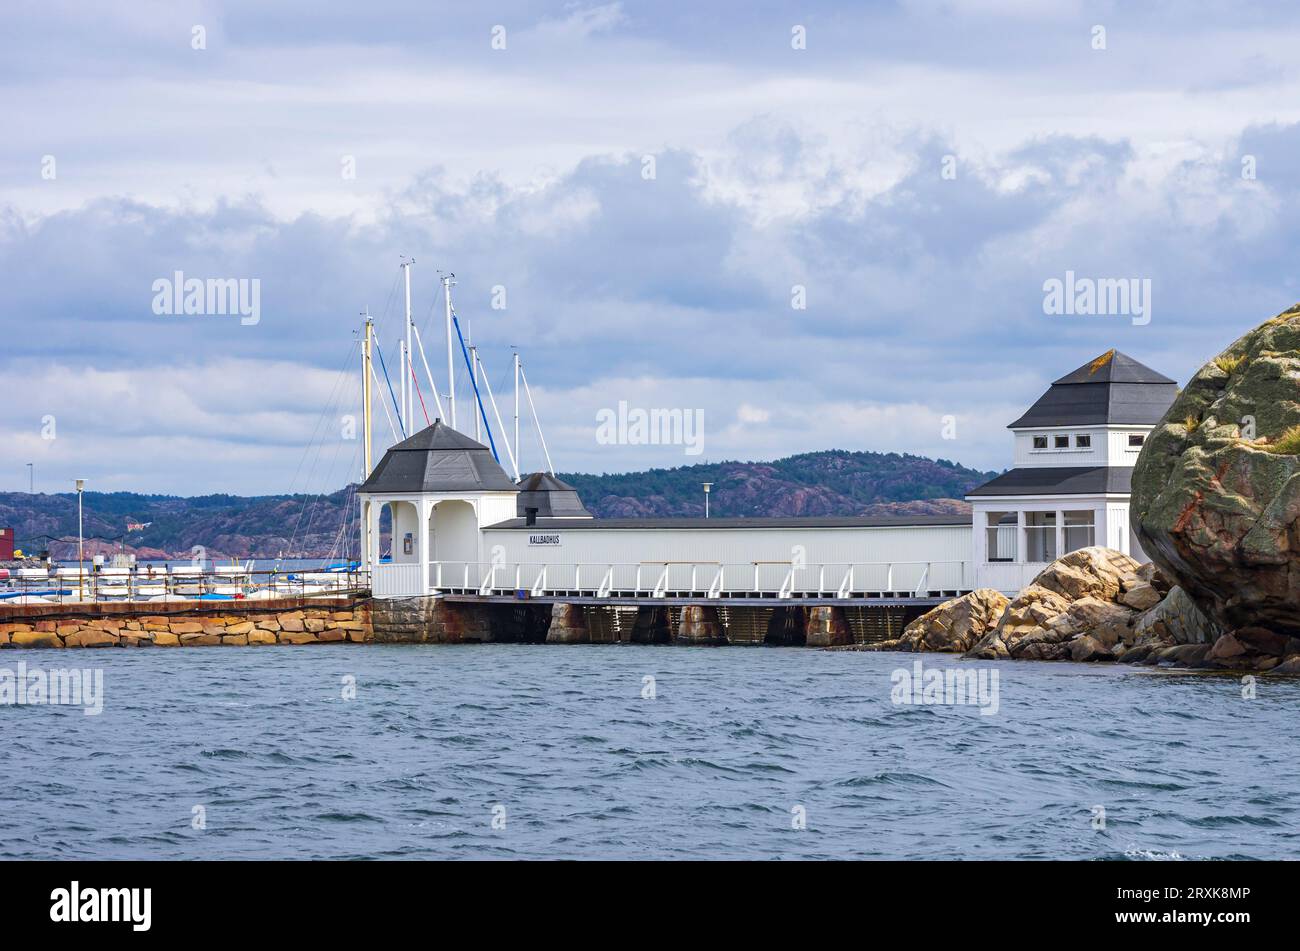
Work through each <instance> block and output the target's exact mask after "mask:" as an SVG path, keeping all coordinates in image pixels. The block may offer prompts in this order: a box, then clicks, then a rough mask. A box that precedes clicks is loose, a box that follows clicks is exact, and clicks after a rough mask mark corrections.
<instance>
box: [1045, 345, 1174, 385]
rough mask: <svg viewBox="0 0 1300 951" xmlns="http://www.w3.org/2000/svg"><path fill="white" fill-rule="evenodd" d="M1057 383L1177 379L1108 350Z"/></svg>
mask: <svg viewBox="0 0 1300 951" xmlns="http://www.w3.org/2000/svg"><path fill="white" fill-rule="evenodd" d="M1056 382H1057V383H1173V384H1174V385H1175V386H1177V385H1178V384H1177V381H1176V380H1171V379H1169V377H1167V376H1164V375H1162V374H1160V373H1157V372H1156V371H1155V370H1153V369H1151V368H1150V367H1148V366H1144V365H1143V364H1141V363H1138V362H1137V361H1136V360H1134V359H1133V358H1132V357H1130V356H1129V355H1128V354H1126V353H1120V352H1119V351H1118V350H1108V351H1106V352H1105V353H1103V354H1102V355H1101V356H1099V357H1098V358H1097V359H1096V360H1093V361H1092V362H1091V363H1085V364H1084V365H1083V366H1081V367H1079V369H1077V370H1075V371H1074V372H1073V373H1067V374H1066V375H1065V376H1063V377H1061V378H1060V379H1059V380H1057V381H1056Z"/></svg>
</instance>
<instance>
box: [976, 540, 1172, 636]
mask: <svg viewBox="0 0 1300 951" xmlns="http://www.w3.org/2000/svg"><path fill="white" fill-rule="evenodd" d="M1140 568H1141V566H1140V565H1139V564H1138V563H1137V562H1136V561H1134V560H1133V559H1132V558H1130V557H1129V556H1128V555H1125V554H1123V553H1121V552H1118V551H1112V550H1111V549H1108V548H1100V547H1095V546H1094V547H1091V548H1081V549H1079V550H1078V551H1072V552H1070V553H1069V554H1068V555H1065V556H1064V557H1063V558H1058V559H1057V560H1056V561H1054V562H1052V563H1051V564H1050V565H1048V566H1047V567H1046V568H1044V569H1043V570H1042V571H1041V572H1040V573H1039V575H1038V577H1036V578H1035V579H1034V580H1033V582H1032V583H1031V584H1030V585H1029V587H1027V588H1026V589H1025V590H1024V591H1022V592H1020V594H1019V595H1018V596H1017V597H1016V598H1014V599H1013V600H1012V601H1011V602H1010V603H1009V604H1008V605H1007V606H1006V610H1005V611H1004V612H1003V614H1002V617H1001V619H1000V620H999V621H998V623H997V626H996V627H995V628H994V629H993V630H991V631H989V632H988V633H986V634H985V635H984V636H983V637H981V638H980V639H979V640H978V641H977V642H976V643H975V644H974V645H973V646H972V647H971V648H970V650H969V651H968V652H967V654H968V656H972V657H980V658H983V659H986V660H996V659H999V658H1016V659H1025V660H1065V659H1067V658H1069V659H1083V660H1113V659H1114V658H1115V655H1116V653H1117V650H1116V649H1117V648H1118V647H1119V645H1125V646H1127V645H1129V644H1131V643H1132V642H1133V625H1134V622H1135V621H1136V620H1137V617H1138V611H1137V610H1135V609H1134V608H1133V607H1132V606H1130V605H1128V604H1125V603H1121V600H1120V599H1121V598H1122V597H1123V596H1124V595H1125V594H1128V593H1131V592H1135V591H1139V590H1141V589H1142V588H1143V586H1149V587H1151V588H1153V589H1155V587H1156V586H1155V585H1154V584H1152V580H1153V578H1154V576H1153V575H1150V574H1148V576H1147V577H1146V578H1143V577H1142V576H1141V575H1139V573H1138V572H1139V569H1140ZM1084 637H1086V638H1088V639H1089V640H1088V641H1087V642H1085V643H1083V644H1081V645H1080V646H1079V648H1078V649H1077V650H1076V649H1075V648H1074V647H1073V645H1072V642H1073V641H1075V640H1078V639H1080V638H1084Z"/></svg>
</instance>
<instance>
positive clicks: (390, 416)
mask: <svg viewBox="0 0 1300 951" xmlns="http://www.w3.org/2000/svg"><path fill="white" fill-rule="evenodd" d="M370 376H371V378H372V379H374V381H375V386H376V387H377V386H379V374H378V373H376V372H375V368H374V366H373V365H372V366H371V367H370ZM379 406H380V408H381V409H382V410H383V411H384V416H386V417H387V418H388V428H389V430H390V431H391V432H392V434H393V444H394V445H396V444H397V443H399V442H401V441H402V437H401V436H399V435H397V427H396V426H394V425H393V414H392V413H390V412H388V404H387V403H385V402H384V401H383V400H382V399H381V400H380V401H379Z"/></svg>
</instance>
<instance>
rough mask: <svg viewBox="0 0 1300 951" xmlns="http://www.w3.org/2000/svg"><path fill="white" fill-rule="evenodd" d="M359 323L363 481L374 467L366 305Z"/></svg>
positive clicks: (364, 531)
mask: <svg viewBox="0 0 1300 951" xmlns="http://www.w3.org/2000/svg"><path fill="white" fill-rule="evenodd" d="M362 317H363V318H364V320H363V323H362V325H361V329H362V337H361V438H362V440H363V443H362V453H361V454H362V463H361V464H362V466H363V467H364V468H365V471H364V472H362V474H361V481H362V482H365V481H366V480H367V479H369V478H370V473H371V470H372V469H373V468H374V457H373V455H372V452H371V442H372V440H371V431H372V429H373V426H372V425H371V424H372V421H373V417H372V416H371V411H372V409H373V406H372V400H373V397H374V390H373V389H372V388H371V384H370V380H371V377H373V376H374V373H375V370H374V367H373V365H372V363H371V361H372V359H373V358H372V357H371V348H372V347H373V346H374V337H375V322H374V321H373V320H371V319H370V308H369V307H367V308H366V310H365V313H364V314H362ZM370 546H371V535H370V505H369V503H362V505H361V552H360V554H361V564H362V566H364V567H365V568H369V567H370Z"/></svg>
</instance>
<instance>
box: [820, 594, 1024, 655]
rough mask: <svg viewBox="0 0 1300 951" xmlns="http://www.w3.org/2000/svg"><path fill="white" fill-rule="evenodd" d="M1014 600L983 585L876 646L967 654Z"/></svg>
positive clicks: (900, 649)
mask: <svg viewBox="0 0 1300 951" xmlns="http://www.w3.org/2000/svg"><path fill="white" fill-rule="evenodd" d="M1010 603H1011V602H1010V599H1009V598H1007V596H1006V595H1004V594H1003V593H1002V592H1001V591H994V590H993V589H992V588H980V589H978V590H976V591H972V592H971V593H970V594H964V595H962V596H961V597H960V598H953V599H952V600H951V601H945V602H944V603H943V604H941V605H939V606H938V607H937V608H934V609H933V610H931V611H929V612H927V613H925V614H922V615H921V616H920V617H919V618H917V619H916V620H915V621H913V622H912V623H911V624H909V625H907V627H905V628H903V635H902V636H901V637H899V638H898V639H897V640H892V641H885V642H883V643H881V644H879V645H875V649H877V650H898V651H948V652H952V653H957V654H964V653H965V652H966V651H968V650H970V649H971V648H972V647H974V646H975V642H976V641H978V640H979V639H980V638H982V637H984V635H985V634H987V633H988V632H989V631H991V630H992V629H993V628H994V627H996V626H997V623H998V621H999V620H1000V619H1001V617H1002V614H1003V612H1004V611H1005V610H1006V608H1007V605H1008V604H1010ZM809 643H811V641H809ZM846 643H847V642H846Z"/></svg>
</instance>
